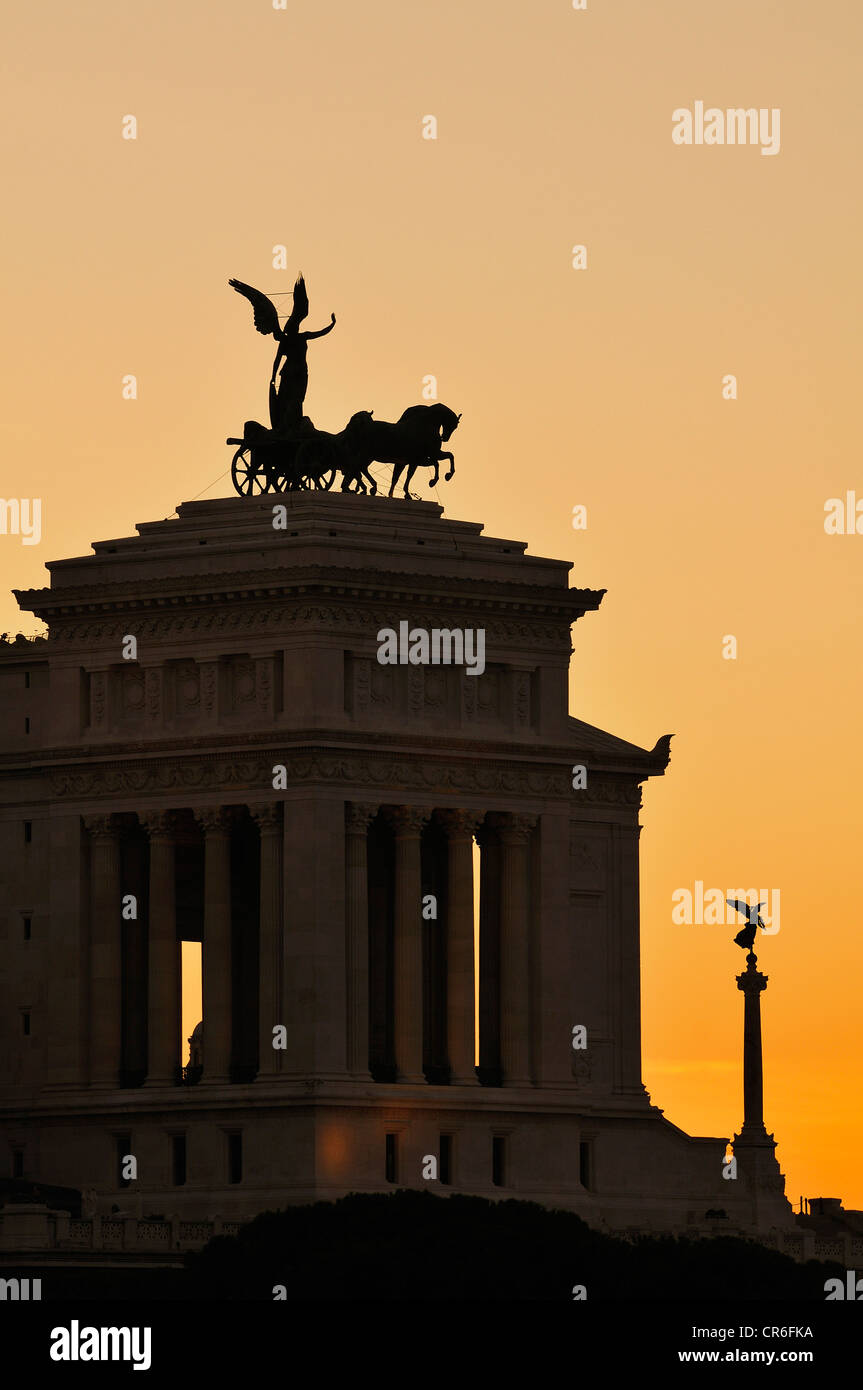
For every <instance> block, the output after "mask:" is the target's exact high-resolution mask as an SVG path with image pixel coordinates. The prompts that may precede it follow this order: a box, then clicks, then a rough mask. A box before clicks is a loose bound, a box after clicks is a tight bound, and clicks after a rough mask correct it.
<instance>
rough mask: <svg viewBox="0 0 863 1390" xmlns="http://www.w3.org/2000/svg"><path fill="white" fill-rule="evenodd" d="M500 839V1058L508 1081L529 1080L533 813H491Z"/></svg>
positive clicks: (523, 1083) (514, 1083)
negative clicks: (531, 841)
mask: <svg viewBox="0 0 863 1390" xmlns="http://www.w3.org/2000/svg"><path fill="white" fill-rule="evenodd" d="M491 819H492V823H493V825H494V826H495V828H496V830H497V832H498V835H499V837H500V843H501V874H500V1054H501V1056H500V1060H501V1069H502V1071H503V1084H504V1085H505V1086H529V1085H530V1084H531V1078H530V951H529V911H530V903H529V898H528V844H529V841H530V835H531V831H532V830H533V827H534V826H535V825H536V817H535V816H520V815H513V814H510V813H507V814H505V815H496V816H493V817H492V818H491Z"/></svg>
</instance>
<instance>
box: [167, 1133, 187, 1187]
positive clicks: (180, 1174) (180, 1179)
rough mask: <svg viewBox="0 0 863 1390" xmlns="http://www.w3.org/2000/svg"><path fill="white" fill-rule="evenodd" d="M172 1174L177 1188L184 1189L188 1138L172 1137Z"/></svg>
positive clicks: (183, 1136)
mask: <svg viewBox="0 0 863 1390" xmlns="http://www.w3.org/2000/svg"><path fill="white" fill-rule="evenodd" d="M171 1172H172V1182H173V1184H174V1186H175V1187H182V1186H183V1185H184V1183H185V1181H186V1136H185V1134H173V1135H172V1136H171Z"/></svg>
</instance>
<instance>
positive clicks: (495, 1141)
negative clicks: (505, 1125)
mask: <svg viewBox="0 0 863 1390" xmlns="http://www.w3.org/2000/svg"><path fill="white" fill-rule="evenodd" d="M491 1180H492V1183H493V1184H494V1186H495V1187H505V1186H506V1139H505V1138H504V1136H503V1135H502V1134H495V1135H493V1137H492V1141H491Z"/></svg>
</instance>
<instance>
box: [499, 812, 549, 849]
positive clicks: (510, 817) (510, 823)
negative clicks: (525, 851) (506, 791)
mask: <svg viewBox="0 0 863 1390" xmlns="http://www.w3.org/2000/svg"><path fill="white" fill-rule="evenodd" d="M488 819H489V823H490V824H491V826H492V827H493V828H494V829H495V830H496V831H497V833H498V835H499V836H500V839H501V843H502V844H504V845H526V844H527V842H528V840H529V839H530V834H531V831H532V830H533V828H534V826H535V825H536V822H537V819H538V817H537V816H524V815H521V814H517V813H516V812H514V811H502V812H496V813H495V814H493V815H491V816H489V817H488Z"/></svg>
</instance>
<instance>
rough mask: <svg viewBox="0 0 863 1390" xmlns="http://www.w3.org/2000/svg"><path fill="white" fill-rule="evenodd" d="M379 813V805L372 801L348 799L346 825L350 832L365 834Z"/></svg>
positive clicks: (352, 833)
mask: <svg viewBox="0 0 863 1390" xmlns="http://www.w3.org/2000/svg"><path fill="white" fill-rule="evenodd" d="M377 813H378V806H377V804H376V803H373V802H371V801H346V802H345V827H346V829H347V831H348V834H349V835H364V834H365V833H366V831H367V830H368V828H369V823H370V822H371V821H372V820H373V819H374V817H375V816H376V815H377Z"/></svg>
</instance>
